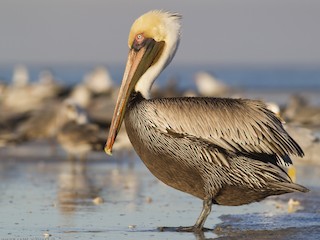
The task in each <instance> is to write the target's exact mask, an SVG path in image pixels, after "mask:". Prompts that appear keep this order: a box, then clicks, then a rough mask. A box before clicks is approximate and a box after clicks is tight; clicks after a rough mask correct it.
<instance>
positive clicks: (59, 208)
mask: <svg viewBox="0 0 320 240" xmlns="http://www.w3.org/2000/svg"><path fill="white" fill-rule="evenodd" d="M319 163H320V161H319ZM295 164H296V170H297V182H299V183H300V184H302V185H304V186H306V187H308V188H310V190H311V192H310V193H307V194H302V193H301V194H287V195H282V196H278V197H269V198H267V199H266V200H264V201H262V202H259V203H254V204H251V205H245V206H240V207H223V206H213V209H212V213H211V215H210V216H209V218H208V220H207V221H206V227H208V228H212V229H213V231H209V232H205V233H204V234H201V235H195V234H193V233H177V232H173V231H168V232H161V231H159V230H158V227H160V226H169V227H177V226H187V225H192V224H193V223H194V222H195V220H196V218H197V217H198V215H199V213H200V210H201V207H202V202H201V200H199V199H196V198H194V197H192V196H189V195H187V194H185V193H182V192H179V191H176V190H174V189H171V188H170V187H167V186H166V185H164V184H163V183H161V182H159V181H158V180H157V179H155V178H154V177H153V176H152V175H151V174H150V173H149V172H148V170H147V169H146V168H145V166H144V165H143V164H142V163H141V161H140V160H139V159H138V157H137V156H136V155H135V154H122V155H121V156H119V155H118V156H116V154H115V156H114V157H113V158H110V157H108V156H106V155H105V154H104V153H94V154H91V155H90V156H89V161H88V164H87V165H82V164H80V163H74V164H72V163H70V162H67V161H66V160H65V156H64V154H63V152H62V151H61V150H60V149H59V148H58V150H57V151H56V153H55V155H52V152H51V149H50V146H49V145H48V143H46V142H34V143H28V144H24V145H21V146H18V147H9V148H7V149H0V179H1V181H0V195H1V198H0V204H1V208H0V216H1V219H0V239H22V238H23V239H291V240H294V239H320V182H319V176H320V164H317V163H310V162H308V160H307V159H305V160H300V161H295ZM290 199H292V200H291V202H292V201H293V203H295V204H293V205H292V209H290V210H289V209H288V207H289V206H288V201H289V200H290ZM298 203H299V204H298ZM289 212H290V213H289Z"/></svg>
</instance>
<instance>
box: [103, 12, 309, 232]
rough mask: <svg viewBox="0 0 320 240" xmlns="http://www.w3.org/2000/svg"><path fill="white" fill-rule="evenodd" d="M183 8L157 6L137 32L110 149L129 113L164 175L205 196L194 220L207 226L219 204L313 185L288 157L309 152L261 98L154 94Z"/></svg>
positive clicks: (134, 135)
mask: <svg viewBox="0 0 320 240" xmlns="http://www.w3.org/2000/svg"><path fill="white" fill-rule="evenodd" d="M180 18H181V16H180V15H178V14H175V13H169V12H164V11H151V12H148V13H146V14H144V15H142V16H141V17H139V18H138V19H137V20H136V21H135V22H134V24H133V25H132V27H131V31H130V34H129V40H128V45H129V55H128V60H127V65H126V68H125V72H124V76H123V81H122V85H121V88H120V92H119V96H118V100H117V103H116V107H115V111H114V116H113V120H112V124H111V128H110V131H109V136H108V140H107V143H106V146H105V151H106V152H107V153H108V154H111V152H112V146H113V144H114V142H115V139H116V137H117V133H118V131H119V129H120V126H121V123H122V121H123V119H124V120H125V125H126V129H127V133H128V136H129V139H130V141H131V143H132V145H133V147H134V149H135V151H136V152H137V153H138V155H139V156H140V158H141V159H142V160H143V162H144V164H145V165H146V166H147V168H148V169H149V170H150V171H151V172H152V173H153V174H154V175H155V176H156V177H157V178H158V179H160V180H161V181H162V182H164V183H166V184H167V185H169V186H171V187H173V188H175V189H178V190H180V191H183V192H186V193H189V194H191V195H193V196H195V197H198V198H200V199H202V200H203V209H202V212H201V214H200V216H199V218H198V219H197V221H196V223H195V225H194V226H192V227H179V228H177V230H178V231H196V232H199V231H202V230H203V225H204V222H205V220H206V218H207V216H208V215H209V213H210V211H211V206H212V204H219V205H229V206H237V205H242V204H248V203H251V202H255V201H260V200H262V199H264V198H265V197H267V196H270V195H277V194H283V193H288V192H307V191H308V189H306V188H304V187H302V186H300V185H297V184H295V183H293V182H292V181H291V179H290V177H289V176H288V175H287V173H286V172H285V171H284V170H283V169H282V168H281V166H282V165H288V164H291V160H290V158H289V157H288V155H289V154H295V155H299V156H303V151H302V150H301V148H300V147H299V146H298V144H297V143H296V142H295V141H294V140H293V139H292V138H291V137H290V136H289V135H288V134H287V132H286V131H285V130H284V129H283V127H282V124H281V122H280V120H279V119H278V118H277V117H276V116H275V115H274V114H273V113H272V112H271V111H270V110H268V109H267V108H266V106H265V105H264V104H263V103H262V102H260V101H253V100H245V99H227V98H204V97H202V98H200V97H199V98H196V97H195V98H192V97H190V98H188V97H181V98H159V99H148V98H149V91H150V88H151V85H152V83H153V82H154V80H155V79H156V78H157V76H158V75H159V74H160V72H161V71H162V70H163V69H164V68H165V67H166V66H167V65H168V64H169V63H170V61H171V60H172V58H173V56H174V55H175V52H176V49H177V47H178V44H179V39H180Z"/></svg>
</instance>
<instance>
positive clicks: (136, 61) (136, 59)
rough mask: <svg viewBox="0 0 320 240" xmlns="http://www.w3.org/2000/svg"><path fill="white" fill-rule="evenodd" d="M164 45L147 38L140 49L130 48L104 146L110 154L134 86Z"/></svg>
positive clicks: (155, 59)
mask: <svg viewBox="0 0 320 240" xmlns="http://www.w3.org/2000/svg"><path fill="white" fill-rule="evenodd" d="M163 46H164V42H156V41H155V40H153V39H146V41H145V44H144V46H143V47H141V48H140V49H138V50H137V49H134V48H132V49H130V50H129V54H128V60H127V64H126V68H125V71H124V74H123V79H122V84H121V87H120V91H119V95H118V99H117V102H116V106H115V109H114V113H113V117H112V122H111V126H110V129H109V135H108V139H107V143H106V145H105V148H104V150H105V152H106V153H107V154H108V155H112V146H113V144H114V142H115V140H116V137H117V134H118V132H119V130H120V127H121V124H122V121H123V117H124V114H125V108H126V106H127V102H128V99H129V97H130V94H131V93H132V91H133V89H134V86H135V85H136V83H137V82H138V81H139V79H140V77H141V76H142V75H143V74H144V73H145V72H146V71H147V69H148V68H149V67H150V66H151V65H152V64H154V62H155V61H157V59H158V57H159V54H161V51H162V49H163Z"/></svg>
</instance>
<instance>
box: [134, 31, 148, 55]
mask: <svg viewBox="0 0 320 240" xmlns="http://www.w3.org/2000/svg"><path fill="white" fill-rule="evenodd" d="M146 40H147V39H146V38H145V37H144V35H143V33H139V34H137V35H136V37H135V38H134V41H133V44H132V48H133V49H134V50H136V51H139V50H140V49H141V48H142V47H143V46H144V45H145V42H146Z"/></svg>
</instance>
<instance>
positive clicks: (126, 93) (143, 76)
mask: <svg viewBox="0 0 320 240" xmlns="http://www.w3.org/2000/svg"><path fill="white" fill-rule="evenodd" d="M180 19H181V16H180V15H179V14H176V13H169V12H165V11H158V10H155V11H150V12H148V13H146V14H144V15H142V16H140V17H139V18H138V19H137V20H135V22H134V23H133V25H132V27H131V30H130V34H129V39H128V45H129V54H128V59H127V64H126V68H125V71H124V74H123V79H122V84H121V87H120V91H119V95H118V99H117V103H116V107H115V110H114V114H113V118H112V123H111V127H110V130H109V136H108V140H107V144H106V146H105V151H106V153H107V154H109V155H111V151H112V146H113V144H114V141H115V139H116V137H117V133H118V131H119V129H120V127H121V123H122V120H123V117H124V114H125V109H126V105H127V102H128V100H129V97H130V95H131V93H132V92H133V91H136V92H140V93H141V94H142V96H143V97H144V98H149V92H150V88H151V86H152V84H153V82H154V80H155V79H156V78H157V77H158V75H159V74H160V73H161V71H162V70H163V69H164V68H165V67H166V66H167V65H168V64H169V63H170V62H171V60H172V58H173V57H174V55H175V53H176V50H177V47H178V45H179V40H180Z"/></svg>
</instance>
